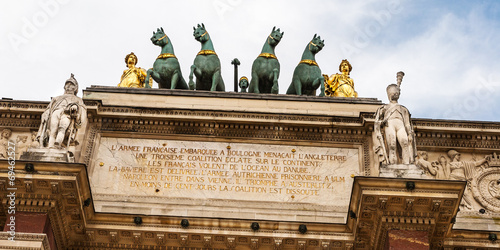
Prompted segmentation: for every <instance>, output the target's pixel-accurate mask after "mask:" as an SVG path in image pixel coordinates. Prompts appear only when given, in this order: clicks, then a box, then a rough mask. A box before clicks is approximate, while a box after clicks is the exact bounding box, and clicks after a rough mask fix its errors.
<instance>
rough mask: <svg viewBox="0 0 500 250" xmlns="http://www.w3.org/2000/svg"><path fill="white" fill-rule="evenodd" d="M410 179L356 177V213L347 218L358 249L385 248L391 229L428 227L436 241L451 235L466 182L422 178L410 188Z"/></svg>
mask: <svg viewBox="0 0 500 250" xmlns="http://www.w3.org/2000/svg"><path fill="white" fill-rule="evenodd" d="M407 181H408V180H405V179H385V180H383V181H382V180H378V179H377V178H369V177H356V179H355V182H354V187H353V193H352V196H351V197H352V199H353V200H354V201H353V200H352V201H351V211H353V212H354V213H353V214H354V215H353V216H351V217H350V218H349V219H348V222H347V224H348V226H351V225H352V227H353V230H354V233H355V238H356V242H355V248H356V249H383V247H384V246H385V240H386V234H387V230H389V229H391V230H394V229H400V230H416V231H427V232H428V237H429V241H430V243H431V244H434V245H435V244H438V243H439V242H442V241H443V239H444V238H445V237H446V236H447V235H448V233H449V231H450V230H451V226H452V218H453V217H454V216H456V213H457V211H458V205H459V203H460V198H461V197H462V194H463V191H464V187H465V182H456V181H428V180H419V182H418V185H417V186H416V188H415V189H414V190H411V191H410V190H407V188H406V182H407ZM432 197H435V198H434V199H433V198H432ZM436 203H439V206H437V205H436ZM354 204H358V205H356V206H354ZM381 208H383V209H381Z"/></svg>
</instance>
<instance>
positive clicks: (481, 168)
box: [416, 150, 500, 213]
mask: <svg viewBox="0 0 500 250" xmlns="http://www.w3.org/2000/svg"><path fill="white" fill-rule="evenodd" d="M416 165H417V166H418V167H420V168H421V169H422V170H423V171H424V172H425V173H426V175H427V176H428V177H429V178H432V179H440V180H459V181H467V186H466V188H465V191H464V195H463V197H462V201H461V204H460V209H461V211H479V210H480V209H481V208H484V209H486V210H487V211H490V212H495V213H498V212H500V156H498V155H496V154H492V155H485V156H479V155H475V154H466V155H465V156H464V157H462V154H461V153H459V152H458V151H457V150H449V151H448V152H432V153H431V152H426V151H419V152H418V158H417V160H416Z"/></svg>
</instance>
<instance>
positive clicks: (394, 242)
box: [385, 230, 430, 250]
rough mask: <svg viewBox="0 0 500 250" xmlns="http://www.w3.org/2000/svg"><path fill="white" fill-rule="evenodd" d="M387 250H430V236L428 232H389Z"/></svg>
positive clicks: (386, 242)
mask: <svg viewBox="0 0 500 250" xmlns="http://www.w3.org/2000/svg"><path fill="white" fill-rule="evenodd" d="M385 249H386V250H397V249H407V250H428V249H430V247H429V236H428V233H427V231H415V230H388V231H387V240H386V241H385Z"/></svg>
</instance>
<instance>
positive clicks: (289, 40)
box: [0, 0, 500, 121]
mask: <svg viewBox="0 0 500 250" xmlns="http://www.w3.org/2000/svg"><path fill="white" fill-rule="evenodd" d="M201 22H203V23H204V24H205V26H206V28H207V30H208V32H209V34H210V36H211V38H212V40H213V43H214V47H215V51H216V52H217V54H218V55H219V58H220V60H221V63H222V75H223V78H224V81H225V84H226V91H233V87H232V86H233V66H232V65H231V63H230V62H231V60H232V59H233V58H235V57H236V58H238V59H239V60H240V61H241V66H240V69H239V71H240V76H241V75H246V76H249V75H250V72H251V65H252V62H253V60H254V59H255V58H256V57H257V55H258V54H259V53H260V50H261V49H262V45H263V44H264V42H265V40H266V37H267V36H268V35H269V33H270V32H271V30H272V28H273V26H276V27H279V28H281V30H282V31H284V32H285V34H284V36H283V39H282V40H281V43H280V44H279V45H278V46H277V47H276V55H277V57H278V59H279V61H280V64H281V73H280V79H279V85H280V94H284V93H285V92H286V89H287V88H288V86H289V85H290V82H291V78H292V73H293V70H294V68H295V66H296V65H297V63H298V62H299V61H300V57H301V55H302V52H303V50H304V48H305V46H306V45H307V43H308V42H309V41H310V40H311V38H312V37H313V36H314V34H318V35H320V36H321V38H322V39H324V40H325V47H324V49H323V50H322V51H321V52H319V53H318V54H317V55H316V60H317V62H318V64H319V66H320V67H321V70H322V72H323V73H324V74H328V75H330V74H334V73H337V72H338V65H339V63H340V61H341V60H342V59H348V60H349V61H350V62H351V64H352V65H353V71H352V72H351V77H352V78H353V79H354V82H355V86H356V90H357V91H358V93H359V96H360V97H374V98H378V99H380V100H382V101H383V102H387V97H386V94H385V87H386V86H387V85H388V84H390V83H394V82H395V76H396V72H398V71H404V72H405V74H406V76H405V78H404V80H403V84H402V95H401V99H400V103H402V104H403V105H405V106H406V107H408V108H409V110H410V112H411V113H412V116H413V117H415V118H433V119H458V120H481V121H500V111H499V107H500V105H499V104H500V98H499V97H500V1H494V0H492V1H461V0H456V1H431V0H428V1H425V0H422V1H405V0H370V1H365V0H363V1H326V0H309V1H298V0H279V1H272V0H269V1H261V0H252V1H250V0H200V1H196V0H184V1H123V0H120V1H118V0H115V1H93V0H86V1H83V0H82V1H80V0H23V1H4V2H2V8H1V9H0V23H1V25H0V57H1V59H2V60H1V61H0V69H1V72H2V80H1V81H2V83H1V88H0V97H8V98H13V99H15V100H42V101H49V100H50V97H53V96H57V95H61V94H62V93H63V84H64V81H65V80H66V79H67V78H68V77H69V75H70V73H74V74H75V77H76V79H77V80H78V81H79V84H80V92H79V96H81V89H85V88H87V87H90V86H91V85H104V86H116V85H117V84H118V83H119V80H120V76H121V74H122V72H123V70H124V69H125V68H126V66H125V63H124V57H125V55H126V54H128V53H130V52H131V51H133V52H134V53H135V54H136V55H137V56H138V58H139V62H138V66H139V67H142V68H146V69H147V68H150V67H152V65H153V62H154V60H155V59H156V57H157V56H158V55H159V54H160V48H159V47H157V46H154V45H153V44H152V43H151V41H150V37H151V36H152V32H153V31H155V30H156V29H157V28H158V27H163V28H164V30H165V32H166V33H167V35H168V36H169V37H170V39H171V41H172V44H173V45H174V49H175V53H176V55H177V57H178V58H179V61H180V63H181V69H182V73H183V75H184V78H185V79H186V81H187V80H188V75H189V67H190V66H191V64H192V62H193V60H194V58H195V56H196V53H197V52H198V51H199V50H200V44H199V43H198V42H197V41H196V40H194V38H193V34H192V33H193V28H192V27H193V26H195V25H196V24H198V23H201ZM155 87H157V86H156V84H155Z"/></svg>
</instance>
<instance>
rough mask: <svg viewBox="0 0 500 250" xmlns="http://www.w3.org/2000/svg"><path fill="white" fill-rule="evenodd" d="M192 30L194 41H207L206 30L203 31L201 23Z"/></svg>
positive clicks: (203, 26) (203, 27)
mask: <svg viewBox="0 0 500 250" xmlns="http://www.w3.org/2000/svg"><path fill="white" fill-rule="evenodd" d="M193 30H194V32H193V36H194V39H196V41H198V42H201V43H203V42H206V41H208V39H209V36H208V33H207V30H206V29H205V25H204V24H203V23H202V24H201V25H200V24H198V26H197V27H196V28H195V27H193Z"/></svg>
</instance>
